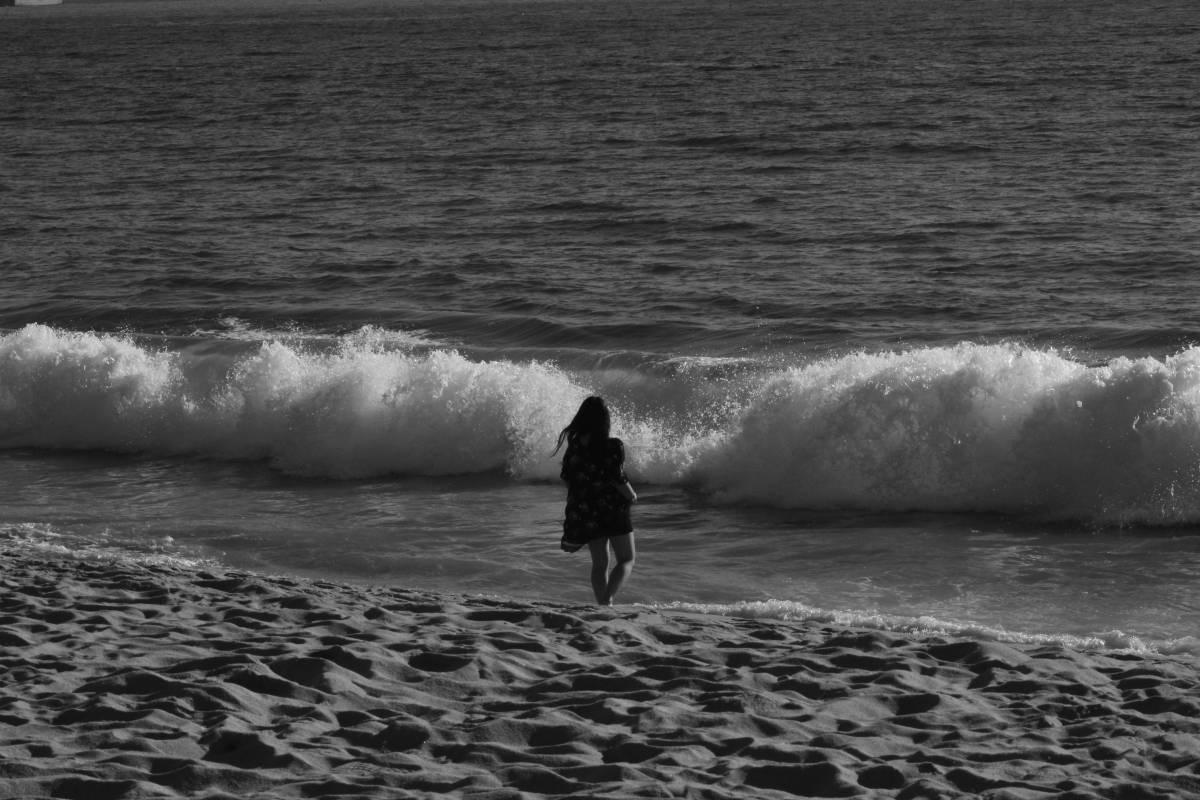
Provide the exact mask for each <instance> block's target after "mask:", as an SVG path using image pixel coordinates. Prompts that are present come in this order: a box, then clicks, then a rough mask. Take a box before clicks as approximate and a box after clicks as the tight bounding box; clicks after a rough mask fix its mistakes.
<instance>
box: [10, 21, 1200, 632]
mask: <svg viewBox="0 0 1200 800" xmlns="http://www.w3.org/2000/svg"><path fill="white" fill-rule="evenodd" d="M0 49H2V51H3V53H4V56H3V61H4V71H5V79H4V81H3V83H2V85H0V206H2V208H3V212H2V213H0V267H2V275H3V291H2V292H0V543H2V544H3V548H4V549H6V550H8V551H9V552H14V551H24V552H32V553H36V554H39V555H41V556H43V557H46V558H80V559H89V560H94V559H99V560H105V559H118V560H149V561H165V562H169V563H174V564H177V565H180V566H181V567H182V568H184V569H193V568H195V569H211V568H214V567H221V568H231V569H243V570H253V571H259V572H266V573H274V574H288V575H299V576H305V577H311V578H322V579H331V580H339V581H350V582H361V583H374V584H384V585H393V586H403V587H412V588H422V589H432V590H439V591H447V592H468V593H484V594H494V595H503V596H510V597H517V598H542V599H550V600H556V601H562V602H567V603H583V602H586V601H588V599H589V591H588V587H587V580H586V572H587V565H586V563H585V559H584V558H583V557H582V556H581V555H579V554H576V555H567V554H564V553H562V552H560V551H559V550H558V546H557V540H558V535H559V531H560V525H561V518H562V517H561V515H562V504H563V494H564V493H563V488H562V486H561V484H560V483H559V481H558V465H557V462H556V459H555V458H553V457H552V456H551V450H552V449H553V444H554V438H555V436H556V434H557V432H558V431H559V429H561V428H562V427H563V426H564V425H566V423H567V422H568V421H569V419H570V417H571V415H572V413H573V412H574V410H575V408H576V407H577V406H578V403H579V402H580V400H582V398H584V397H585V396H587V395H589V394H593V393H598V394H601V395H603V396H604V397H606V398H607V399H608V400H609V402H610V404H611V406H612V407H613V409H614V414H615V419H614V434H615V435H618V436H620V437H621V438H623V439H624V440H625V442H626V444H627V449H628V453H629V464H628V467H629V472H630V476H631V478H632V479H633V481H634V483H635V485H636V486H637V488H638V490H639V493H640V495H641V501H640V503H639V504H638V506H637V508H636V510H635V512H636V513H635V524H636V527H637V529H638V534H637V536H638V543H639V548H640V554H639V562H638V567H637V570H636V571H635V573H634V576H633V578H632V579H631V582H630V584H629V585H628V589H627V591H626V592H625V593H624V595H623V597H622V599H624V600H626V601H628V602H634V603H644V604H650V605H661V606H677V607H683V608H688V609H692V610H698V611H703V612H707V613H713V614H740V615H754V616H759V617H763V618H813V619H820V620H827V621H831V622H836V623H845V624H858V625H872V626H878V627H883V628H889V629H897V630H912V631H917V632H948V633H953V634H957V635H965V636H978V637H983V638H1000V639H1009V640H1017V641H1027V640H1053V641H1061V642H1063V643H1065V644H1067V645H1069V646H1079V647H1116V648H1126V647H1128V648H1136V649H1143V648H1144V649H1157V650H1161V651H1166V652H1195V651H1197V650H1200V639H1198V638H1197V637H1200V349H1198V348H1197V343H1198V342H1200V311H1198V309H1197V300H1198V299H1200V270H1198V269H1197V268H1198V267H1200V222H1198V220H1200V182H1198V175H1200V173H1198V172H1197V165H1198V164H1200V95H1197V92H1196V76H1197V75H1198V74H1200V6H1197V5H1196V4H1195V3H1194V2H1193V1H1192V0H1163V1H1162V2H1124V1H1123V2H1114V1H1112V0H1015V1H1013V2H1007V1H1006V2H993V1H992V0H977V1H974V2H967V1H965V0H887V1H886V2H885V0H739V1H738V2H723V1H722V2H718V1H717V0H629V1H626V0H607V1H606V2H597V1H596V0H569V1H567V2H560V1H559V0H518V1H517V2H512V1H510V0H487V1H486V2H476V1H475V0H411V1H410V0H394V1H392V2H384V1H383V0H239V1H238V2H233V1H232V0H214V1H213V2H204V1H203V0H177V1H176V2H161V1H160V0H149V1H148V2H136V3H122V2H112V3H89V4H70V3H68V4H66V5H61V6H54V7H37V8H32V7H15V8H0Z"/></svg>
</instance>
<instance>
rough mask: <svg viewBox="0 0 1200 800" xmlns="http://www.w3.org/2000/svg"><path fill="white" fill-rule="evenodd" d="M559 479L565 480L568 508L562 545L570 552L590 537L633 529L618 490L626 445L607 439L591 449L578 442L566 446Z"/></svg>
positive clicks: (622, 496)
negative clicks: (600, 445)
mask: <svg viewBox="0 0 1200 800" xmlns="http://www.w3.org/2000/svg"><path fill="white" fill-rule="evenodd" d="M562 479H563V480H564V481H566V482H567V511H566V518H565V519H564V520H563V535H562V549H563V550H566V551H567V552H568V553H573V552H575V551H576V550H578V549H579V548H581V547H583V546H584V545H585V544H587V543H588V542H590V541H591V540H592V539H599V538H602V537H608V536H621V535H622V534H626V533H629V532H630V531H632V530H633V522H632V521H631V520H630V516H629V508H630V502H629V501H628V500H627V499H625V496H624V495H622V494H621V493H620V492H619V491H617V487H618V486H620V485H621V484H623V483H625V481H626V480H627V478H626V477H625V445H624V444H622V443H621V440H620V439H609V440H608V441H607V442H605V443H604V446H602V447H600V448H597V449H593V448H590V447H585V446H584V445H582V444H580V443H579V442H572V443H571V444H569V445H568V446H567V453H566V455H564V456H563V462H562Z"/></svg>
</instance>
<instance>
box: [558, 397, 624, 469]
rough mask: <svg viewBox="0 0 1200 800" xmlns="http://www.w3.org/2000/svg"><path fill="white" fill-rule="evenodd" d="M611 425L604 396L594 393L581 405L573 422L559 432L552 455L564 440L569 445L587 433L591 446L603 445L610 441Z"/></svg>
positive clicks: (560, 447)
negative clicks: (597, 395)
mask: <svg viewBox="0 0 1200 800" xmlns="http://www.w3.org/2000/svg"><path fill="white" fill-rule="evenodd" d="M611 427H612V419H611V418H610V417H609V415H608V406H606V405H605V404H604V398H602V397H596V396H595V395H593V396H591V397H589V398H587V399H586V400H584V401H583V402H582V403H581V404H580V405H579V410H578V411H576V412H575V418H574V419H572V420H571V424H570V425H568V426H567V427H565V428H563V429H562V431H561V432H560V433H559V434H558V444H556V445H555V446H554V452H553V453H551V454H550V455H555V454H556V453H558V451H559V450H561V449H562V446H563V442H566V443H567V445H568V446H570V445H573V444H575V443H576V442H578V441H579V437H581V436H583V435H585V434H586V435H587V437H588V446H589V447H596V448H599V447H602V446H604V444H606V443H607V442H608V433H609V430H610V429H611Z"/></svg>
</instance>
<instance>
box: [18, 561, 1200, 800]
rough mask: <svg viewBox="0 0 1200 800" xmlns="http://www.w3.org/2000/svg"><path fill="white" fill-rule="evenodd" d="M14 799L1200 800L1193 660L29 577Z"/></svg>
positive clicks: (292, 588) (176, 572)
mask: <svg viewBox="0 0 1200 800" xmlns="http://www.w3.org/2000/svg"><path fill="white" fill-rule="evenodd" d="M6 562H7V563H6V568H5V573H4V576H3V579H2V580H0V674H3V675H4V678H3V681H2V682H0V797H4V798H41V797H55V798H80V799H81V800H82V799H84V798H86V799H87V800H103V799H105V798H141V797H200V798H233V797H239V798H245V797H255V798H259V797H261V798H307V797H363V798H407V797H443V796H457V797H464V798H518V797H581V798H582V797H588V798H606V797H607V798H637V797H688V798H703V799H707V798H743V797H744V798H786V797H797V796H799V797H879V798H893V797H894V798H959V797H964V798H965V797H984V798H994V799H996V800H1000V799H1001V798H1048V797H1054V798H1063V800H1082V799H1083V798H1187V797H1200V673H1198V670H1197V662H1196V661H1195V659H1191V658H1189V657H1184V656H1170V657H1168V656H1146V655H1137V654H1131V653H1081V652H1075V651H1071V650H1068V649H1065V648H1062V647H1057V646H1036V647H1035V646H1013V645H1007V644H1002V643H996V642H979V641H971V640H954V639H936V638H935V639H918V638H913V637H903V636H898V635H896V634H892V633H885V632H880V631H873V630H843V629H836V628H830V627H823V626H820V625H816V624H812V623H789V622H777V621H765V620H748V619H734V618H722V617H712V616H705V615H699V614H688V613H683V612H674V611H658V610H652V609H646V608H638V607H617V608H616V609H598V608H594V607H589V606H567V605H556V604H551V603H543V602H524V601H517V600H507V599H495V598H486V597H460V596H446V595H437V594H432V593H427V592H417V591H408V590H401V589H386V588H375V587H354V586H343V585H339V584H334V583H327V582H307V581H302V580H297V579H289V578H277V577H264V576H257V575H251V574H242V573H221V574H217V573H196V572H189V571H186V570H183V569H176V568H171V567H157V566H146V565H139V564H129V563H124V562H113V563H89V562H83V561H74V560H70V559H65V560H57V561H54V560H38V559H36V558H29V557H25V556H12V557H9V558H6Z"/></svg>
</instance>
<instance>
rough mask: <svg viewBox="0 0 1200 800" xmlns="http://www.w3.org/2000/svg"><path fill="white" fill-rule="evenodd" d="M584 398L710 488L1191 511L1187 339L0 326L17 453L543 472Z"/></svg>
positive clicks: (318, 472)
mask: <svg viewBox="0 0 1200 800" xmlns="http://www.w3.org/2000/svg"><path fill="white" fill-rule="evenodd" d="M714 373H716V374H721V379H720V380H718V381H714V379H713V376H714ZM722 373H723V374H722ZM714 386H718V387H719V390H716V391H714ZM593 392H601V393H604V394H606V395H607V396H611V397H615V398H617V399H616V400H615V401H614V419H615V425H616V427H617V428H618V429H620V430H621V431H623V433H624V437H625V438H626V439H627V446H628V449H629V454H630V455H629V468H630V471H631V474H632V475H633V476H634V477H635V478H636V479H638V480H640V481H645V482H650V483H654V484H663V485H679V486H686V487H695V488H697V489H698V490H701V491H703V492H705V493H707V494H708V495H710V496H711V497H712V498H713V499H714V501H715V502H720V503H731V504H732V503H749V504H757V505H764V506H772V507H779V508H803V509H809V510H839V509H859V510H868V511H890V512H895V511H933V512H941V511H952V512H995V513H1005V514H1013V515H1028V516H1031V517H1037V518H1042V519H1052V520H1060V521H1075V522H1079V523H1084V524H1091V525H1118V526H1119V525H1131V524H1148V525H1184V524H1194V523H1196V522H1200V481H1198V480H1197V478H1198V477H1200V476H1198V473H1197V470H1198V468H1200V419H1198V403H1200V350H1197V349H1189V350H1185V351H1182V352H1180V353H1178V354H1176V355H1173V356H1169V357H1166V358H1164V359H1156V358H1150V357H1145V358H1140V359H1130V358H1125V357H1122V358H1116V359H1113V360H1112V361H1110V362H1108V363H1104V364H1096V365H1088V364H1083V363H1079V362H1078V361H1076V360H1074V359H1072V358H1070V357H1069V356H1067V355H1064V354H1060V353H1057V352H1054V351H1046V350H1033V349H1030V348H1027V347H1022V346H1019V345H1011V344H1000V345H975V344H969V343H964V344H959V345H956V346H953V347H936V348H922V349H917V350H910V351H900V352H890V353H854V354H849V355H846V356H841V357H836V358H822V359H815V360H813V361H812V362H811V363H806V364H800V365H796V366H792V367H787V368H779V367H777V366H773V365H765V364H747V363H745V362H744V361H734V362H731V363H722V362H721V360H707V361H704V360H701V361H700V362H699V363H697V361H696V360H688V359H683V360H680V359H671V360H668V361H659V362H657V363H654V362H650V363H648V364H646V365H643V366H641V367H621V368H613V367H605V368H603V369H598V368H596V367H592V368H590V369H581V368H574V369H572V368H570V367H564V366H562V365H560V364H556V363H554V362H553V361H529V362H517V361H508V360H496V361H478V360H472V359H471V358H469V357H468V356H466V355H463V354H462V353H460V352H458V351H456V350H452V349H444V348H439V347H436V346H433V345H432V344H430V343H428V342H423V341H422V340H421V339H420V338H419V337H415V336H411V335H405V334H403V333H392V332H387V331H383V330H379V329H372V328H364V329H362V330H360V331H358V332H356V333H353V334H349V335H346V336H344V337H338V338H333V339H330V338H328V337H325V338H323V339H322V338H317V339H314V340H305V339H304V338H303V337H299V336H295V335H293V336H292V337H289V338H288V339H272V340H269V341H263V342H261V343H253V342H245V341H238V340H225V341H221V340H198V341H191V342H173V343H172V344H171V345H167V344H157V345H156V344H153V343H143V342H139V341H137V340H136V337H130V336H116V335H101V334H94V333H79V332H70V331H63V330H60V329H55V328H51V327H47V326H43V325H29V326H27V327H25V328H23V329H21V330H19V331H16V332H13V333H10V334H7V335H4V336H3V337H0V436H2V437H3V441H4V443H5V445H6V446H7V447H10V448H12V447H36V448H46V449H57V450H81V451H86V450H106V451H110V452H124V453H141V454H148V455H155V456H192V457H200V458H209V459H226V460H242V461H262V462H265V463H267V464H269V465H270V466H271V467H272V468H274V469H278V470H280V471H282V472H284V473H288V474H293V475H307V476H314V477H325V478H336V479H347V478H371V477H380V476H389V475H398V476H409V477H411V476H439V475H471V474H486V473H504V474H506V475H508V476H510V477H512V478H513V479H515V480H518V481H552V480H555V479H556V478H557V473H558V465H557V463H556V462H555V460H554V459H553V457H552V456H551V451H552V450H553V449H554V439H555V438H556V435H557V432H558V429H559V428H561V427H562V425H563V420H565V419H569V418H570V416H571V414H572V413H573V409H574V408H576V407H577V406H578V404H579V402H580V401H581V400H582V399H583V398H584V397H586V396H587V395H588V394H589V393H593Z"/></svg>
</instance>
